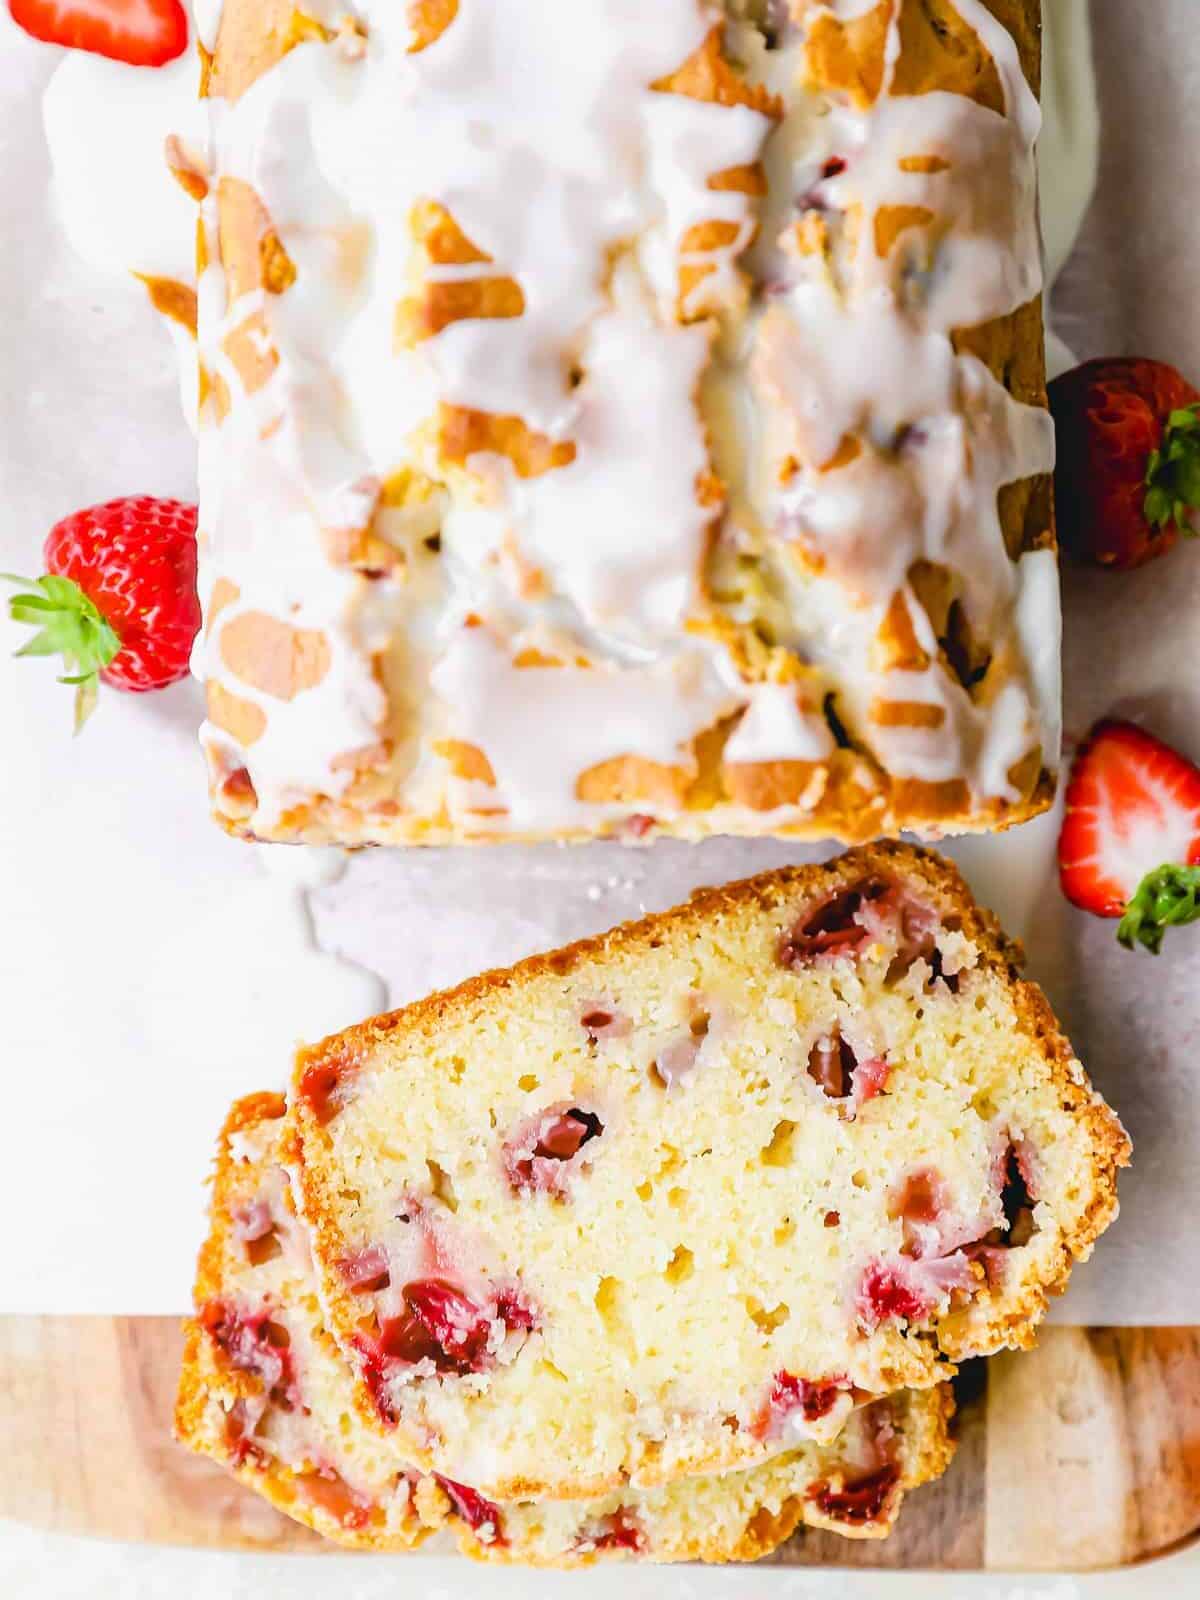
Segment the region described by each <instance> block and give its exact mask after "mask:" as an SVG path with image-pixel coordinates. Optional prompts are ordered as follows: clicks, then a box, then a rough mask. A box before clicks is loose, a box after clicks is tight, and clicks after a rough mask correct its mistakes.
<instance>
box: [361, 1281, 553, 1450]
mask: <svg viewBox="0 0 1200 1600" xmlns="http://www.w3.org/2000/svg"><path fill="white" fill-rule="evenodd" d="M364 1254H368V1252H364ZM402 1299H403V1303H404V1309H403V1311H401V1312H400V1313H399V1314H398V1315H397V1316H392V1317H385V1318H384V1319H383V1320H382V1321H381V1322H380V1323H379V1326H378V1330H377V1332H376V1334H375V1336H374V1337H372V1336H371V1335H369V1334H359V1335H358V1336H357V1338H356V1339H355V1340H354V1347H355V1350H356V1352H357V1355H358V1360H359V1369H360V1371H361V1372H362V1377H363V1382H364V1384H365V1385H366V1387H367V1390H368V1392H369V1393H370V1395H371V1399H372V1401H373V1402H374V1405H375V1408H376V1410H377V1411H378V1413H379V1416H380V1418H381V1419H382V1420H383V1421H384V1422H385V1423H387V1424H388V1425H389V1426H392V1425H394V1423H395V1422H396V1420H397V1412H396V1408H395V1405H394V1403H393V1400H392V1396H391V1393H390V1387H389V1386H390V1384H391V1381H392V1379H393V1377H395V1376H396V1375H397V1374H398V1373H399V1372H400V1371H402V1370H403V1369H405V1368H413V1367H419V1366H421V1365H422V1364H423V1363H428V1364H429V1365H430V1366H432V1367H433V1369H434V1370H435V1371H436V1372H437V1373H439V1374H440V1375H442V1376H452V1377H463V1376H465V1375H467V1374H468V1373H472V1372H484V1371H487V1369H488V1368H490V1367H491V1366H493V1365H494V1364H495V1361H496V1359H497V1351H498V1349H499V1347H500V1345H501V1344H502V1343H503V1341H504V1339H505V1338H506V1337H507V1336H508V1335H509V1334H512V1333H530V1332H532V1331H533V1329H534V1328H535V1327H536V1326H537V1317H536V1314H535V1312H534V1311H533V1308H532V1307H531V1306H530V1305H529V1303H528V1302H527V1301H526V1300H525V1298H524V1297H523V1296H522V1295H521V1293H520V1292H519V1290H517V1289H514V1288H512V1287H511V1286H510V1287H507V1288H504V1289H501V1290H499V1291H498V1292H497V1294H496V1296H495V1299H494V1301H492V1302H491V1303H490V1304H489V1305H481V1304H480V1303H479V1302H478V1301H477V1300H475V1299H473V1298H472V1297H471V1296H470V1295H469V1294H467V1293H466V1291H465V1290H463V1289H460V1288H459V1287H458V1286H457V1285H455V1284H453V1283H450V1282H448V1281H447V1280H446V1279H444V1278H420V1279H417V1280H415V1281H413V1282H412V1283H408V1284H406V1285H405V1286H404V1291H403V1295H402Z"/></svg>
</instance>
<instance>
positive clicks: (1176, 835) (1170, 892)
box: [1058, 718, 1200, 955]
mask: <svg viewBox="0 0 1200 1600" xmlns="http://www.w3.org/2000/svg"><path fill="white" fill-rule="evenodd" d="M1058 868H1059V875H1060V878H1061V880H1062V887H1063V893H1064V894H1065V895H1066V896H1067V898H1068V900H1070V901H1072V903H1073V904H1075V905H1077V906H1080V907H1081V908H1082V909H1083V910H1084V911H1090V912H1092V913H1093V914H1094V915H1095V916H1098V917H1120V918H1121V925H1120V927H1119V928H1118V929H1117V937H1118V938H1119V939H1120V941H1121V943H1122V944H1123V945H1125V946H1126V947H1127V948H1128V949H1131V950H1132V949H1133V948H1134V946H1135V945H1138V944H1141V945H1143V946H1144V947H1145V948H1146V949H1147V950H1149V951H1150V952H1151V953H1152V954H1154V955H1157V954H1158V952H1159V951H1160V950H1161V949H1162V942H1163V935H1164V934H1165V933H1166V930H1167V929H1168V928H1169V927H1175V926H1178V925H1180V924H1182V923H1185V922H1195V921H1196V920H1197V919H1200V767H1196V766H1195V765H1193V763H1192V762H1190V761H1188V760H1187V758H1186V757H1184V756H1181V755H1180V754H1179V752H1178V751H1177V750H1172V748H1171V746H1170V745H1168V744H1164V743H1163V742H1162V740H1161V739H1156V738H1155V737H1154V735H1153V734H1151V733H1147V732H1146V730H1145V729H1144V728H1139V727H1137V726H1135V724H1133V723H1132V722H1121V721H1118V720H1116V719H1114V718H1106V719H1105V720H1104V721H1102V722H1098V723H1097V724H1096V726H1095V727H1094V728H1093V729H1092V731H1091V733H1090V734H1089V736H1088V738H1087V740H1086V741H1085V743H1084V744H1083V745H1082V747H1081V748H1080V750H1079V753H1078V754H1077V756H1076V757H1075V763H1074V766H1073V767H1072V769H1071V780H1070V782H1069V783H1068V785H1067V794H1066V816H1065V818H1064V820H1063V826H1062V833H1061V834H1060V835H1059V840H1058Z"/></svg>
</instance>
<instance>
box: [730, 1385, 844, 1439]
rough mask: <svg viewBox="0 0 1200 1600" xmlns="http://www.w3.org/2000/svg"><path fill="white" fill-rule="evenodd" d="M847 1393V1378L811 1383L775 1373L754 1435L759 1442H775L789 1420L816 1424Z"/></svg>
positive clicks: (755, 1426) (756, 1423) (755, 1425)
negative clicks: (797, 1417)
mask: <svg viewBox="0 0 1200 1600" xmlns="http://www.w3.org/2000/svg"><path fill="white" fill-rule="evenodd" d="M849 1391H850V1379H849V1378H847V1377H836V1378H824V1379H821V1380H818V1381H816V1382H813V1381H811V1380H810V1379H808V1378H798V1377H796V1376H795V1374H793V1373H791V1372H783V1371H780V1372H777V1373H776V1374H775V1378H774V1380H773V1382H772V1384H771V1392H770V1394H769V1395H768V1396H767V1401H766V1404H765V1405H764V1406H763V1409H762V1411H761V1412H760V1413H759V1415H758V1418H757V1420H756V1422H755V1424H754V1430H753V1431H754V1433H755V1435H756V1437H757V1438H759V1439H777V1438H779V1437H780V1436H781V1435H782V1434H783V1432H784V1431H785V1429H786V1427H787V1424H788V1421H789V1420H790V1419H791V1418H792V1417H795V1416H799V1417H800V1418H801V1419H802V1420H803V1421H804V1422H806V1423H810V1424H811V1423H814V1422H819V1421H820V1420H821V1418H822V1417H827V1416H828V1415H829V1413H830V1412H831V1411H832V1410H833V1408H834V1406H836V1405H837V1403H838V1401H839V1400H840V1399H841V1397H842V1395H844V1394H847V1393H849Z"/></svg>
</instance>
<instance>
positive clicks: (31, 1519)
mask: <svg viewBox="0 0 1200 1600" xmlns="http://www.w3.org/2000/svg"><path fill="white" fill-rule="evenodd" d="M179 1351H180V1335H179V1327H178V1324H177V1323H176V1322H174V1321H173V1320H171V1319H168V1318H158V1317H123V1318H107V1317H7V1318H0V1517H10V1518H13V1519H15V1520H16V1521H19V1522H24V1523H27V1524H31V1525H33V1526H35V1527H39V1528H45V1529H48V1530H53V1531H55V1532H59V1533H75V1534H95V1535H100V1536H103V1537H106V1538H111V1539H121V1540H132V1541H139V1542H145V1543H153V1544H176V1545H204V1546H209V1547H219V1548H234V1549H244V1550H307V1551H313V1550H318V1549H322V1548H326V1547H325V1546H323V1545H322V1544H321V1543H320V1541H319V1540H318V1539H317V1538H316V1537H315V1536H314V1535H313V1534H310V1533H308V1532H306V1530H304V1529H303V1528H300V1527H298V1526H297V1525H295V1524H294V1523H291V1522H289V1521H288V1520H287V1519H286V1518H285V1517H282V1516H281V1515H279V1514H278V1513H277V1512H275V1511H273V1510H272V1509H271V1508H270V1507H269V1506H267V1505H266V1504H265V1503H264V1502H262V1501H260V1500H259V1499H258V1498H257V1496H255V1495H253V1494H251V1493H250V1492H249V1491H248V1490H245V1489H243V1488H242V1487H241V1486H240V1485H239V1484H237V1483H235V1482H234V1481H233V1480H231V1479H228V1478H226V1477H225V1476H224V1474H223V1473H221V1472H220V1471H219V1470H217V1469H216V1468H214V1467H211V1466H209V1465H208V1464H207V1463H205V1462H202V1461H200V1460H198V1459H197V1458H195V1457H193V1456H191V1455H189V1454H188V1453H187V1452H185V1451H184V1450H182V1449H180V1448H179V1446H178V1445H176V1444H175V1443H174V1441H173V1440H172V1438H171V1433H170V1417H171V1409H172V1405H173V1401H174V1391H175V1377H176V1371H177V1367H178V1360H179ZM960 1389H961V1393H960V1406H961V1411H960V1445H959V1452H958V1457H957V1459H956V1461H955V1463H954V1465H953V1466H952V1467H951V1469H950V1471H949V1473H948V1474H947V1476H946V1477H945V1478H944V1479H943V1480H942V1482H941V1483H938V1484H934V1485H932V1486H931V1487H929V1488H927V1489H922V1490H919V1491H918V1492H917V1493H916V1494H914V1495H913V1496H912V1497H911V1499H910V1500H909V1502H908V1504H907V1506H906V1507H905V1510H904V1513H903V1515H902V1517H901V1521H900V1525H899V1528H898V1529H897V1531H896V1533H895V1535H894V1536H893V1537H892V1538H891V1539H890V1540H888V1541H886V1542H885V1543H882V1544H876V1543H852V1542H849V1541H846V1540H843V1539H838V1538H837V1537H835V1536H834V1535H830V1534H817V1533H805V1534H801V1535H799V1536H797V1538H796V1539H794V1540H793V1541H792V1542H791V1543H790V1544H789V1545H787V1546H786V1547H785V1548H784V1549H783V1550H781V1551H780V1552H779V1553H778V1554H777V1555H776V1556H775V1557H773V1558H772V1559H773V1560H774V1561H776V1562H779V1563H783V1564H792V1565H807V1566H812V1565H822V1566H845V1567H881V1568H927V1569H928V1568H941V1569H955V1570H963V1569H970V1568H987V1569H993V1570H995V1569H1003V1570H1007V1571H1013V1570H1026V1571H1034V1570H1038V1571H1084V1570H1092V1569H1096V1568H1101V1567H1116V1566H1125V1565H1129V1564H1130V1563H1133V1562H1137V1561H1144V1560H1147V1559H1149V1558H1152V1557H1155V1556H1160V1555H1165V1554H1167V1553H1169V1552H1170V1551H1172V1550H1175V1549H1178V1548H1179V1547H1180V1546H1182V1545H1184V1544H1187V1543H1189V1542H1191V1541H1193V1540H1196V1539H1200V1328H1148V1329H1119V1328H1091V1329H1079V1328H1049V1329H1047V1330H1045V1331H1044V1333H1043V1335H1042V1341H1041V1344H1040V1346H1039V1348H1038V1349H1037V1350H1035V1351H1033V1352H1032V1353H1030V1354H1028V1355H1021V1356H1007V1355H1006V1356H1000V1357H997V1358H996V1359H995V1360H993V1361H991V1362H988V1363H986V1364H985V1363H975V1364H974V1365H973V1366H971V1367H969V1368H968V1369H967V1371H966V1372H965V1373H964V1375H963V1377H962V1379H961V1380H960Z"/></svg>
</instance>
